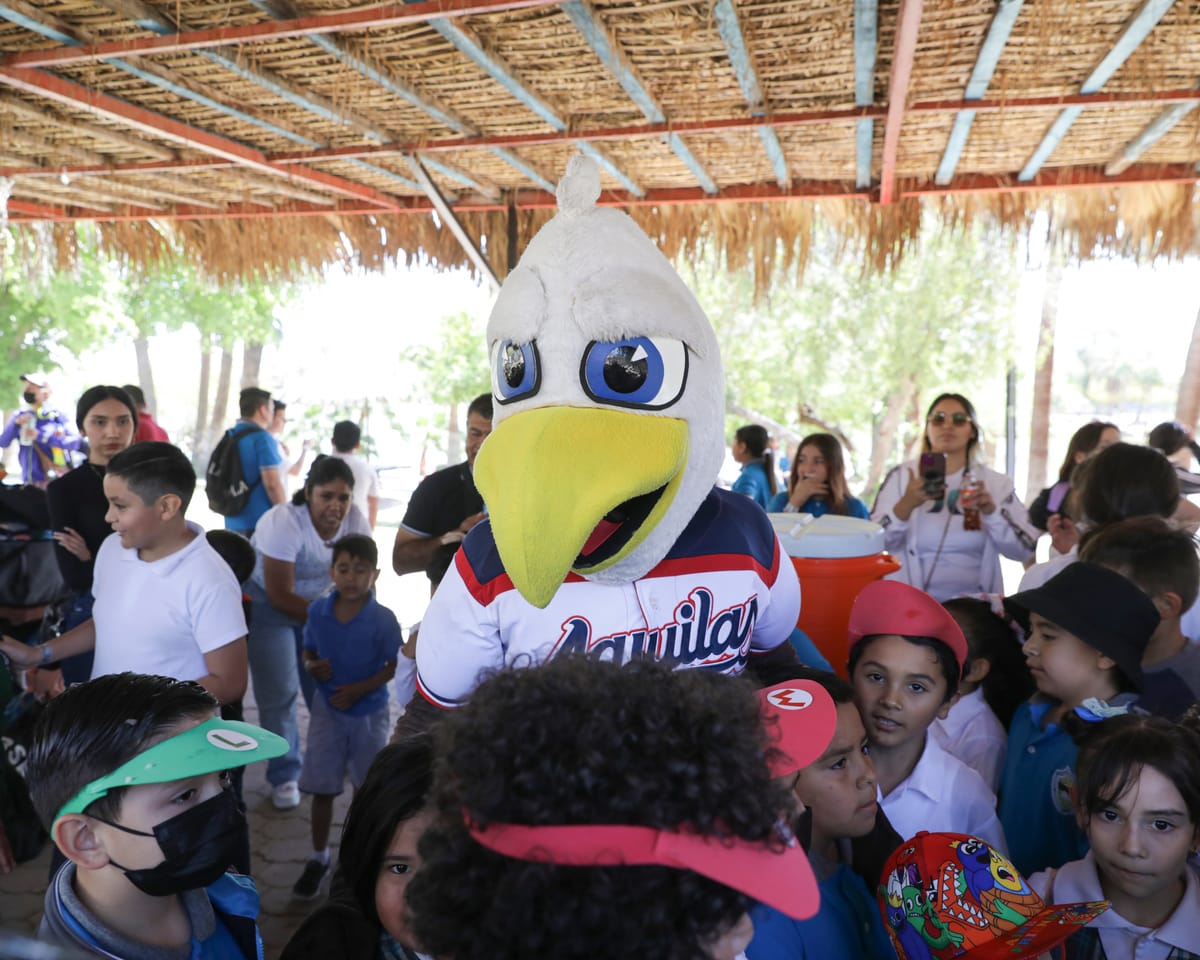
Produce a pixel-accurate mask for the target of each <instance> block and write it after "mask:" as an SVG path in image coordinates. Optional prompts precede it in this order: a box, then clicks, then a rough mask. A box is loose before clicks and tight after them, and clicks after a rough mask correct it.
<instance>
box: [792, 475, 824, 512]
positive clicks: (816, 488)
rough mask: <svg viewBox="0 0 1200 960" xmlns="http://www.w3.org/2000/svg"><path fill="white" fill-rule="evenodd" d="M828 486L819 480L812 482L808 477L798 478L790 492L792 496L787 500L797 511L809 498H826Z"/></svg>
mask: <svg viewBox="0 0 1200 960" xmlns="http://www.w3.org/2000/svg"><path fill="white" fill-rule="evenodd" d="M828 496H829V484H827V483H822V482H821V481H820V480H813V479H811V478H809V477H800V478H799V479H798V480H797V481H796V486H795V487H794V488H793V490H792V495H791V497H789V499H790V500H791V502H792V505H793V506H795V508H796V509H797V510H799V509H800V508H801V507H802V506H804V504H805V503H807V502H808V500H809V498H810V497H828Z"/></svg>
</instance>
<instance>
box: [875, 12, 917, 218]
mask: <svg viewBox="0 0 1200 960" xmlns="http://www.w3.org/2000/svg"><path fill="white" fill-rule="evenodd" d="M922 9H923V0H900V10H899V12H898V13H897V14H896V42H895V46H894V48H893V50H892V75H891V78H890V80H889V81H888V112H887V120H886V121H885V122H884V127H883V158H882V162H881V165H880V171H879V202H880V203H883V204H888V203H891V202H892V201H893V200H894V199H895V198H896V160H897V158H898V156H899V153H900V128H901V127H902V126H903V125H904V110H905V107H906V105H907V104H906V101H907V100H908V84H909V81H910V80H911V79H912V68H913V60H914V59H915V57H916V54H917V34H919V33H920V31H921V11H922Z"/></svg>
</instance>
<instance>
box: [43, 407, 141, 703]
mask: <svg viewBox="0 0 1200 960" xmlns="http://www.w3.org/2000/svg"><path fill="white" fill-rule="evenodd" d="M75 423H76V425H77V426H78V427H79V432H80V434H81V435H83V436H84V437H85V438H86V439H87V442H88V458H87V459H86V460H85V461H83V463H82V464H80V465H79V467H77V468H76V469H74V470H72V471H71V472H70V473H67V474H64V475H63V476H61V477H59V478H58V479H57V480H53V481H51V483H50V486H48V487H47V488H46V502H47V506H48V507H49V508H50V526H51V528H52V529H53V530H54V539H55V541H57V543H58V545H59V547H60V548H61V549H59V550H56V551H55V555H56V559H57V560H58V568H59V571H60V572H61V573H62V577H63V581H64V582H65V583H66V584H67V586H68V587H70V588H71V589H72V590H73V591H74V596H72V597H71V598H70V599H69V600H68V601H67V608H66V612H65V614H64V616H63V621H62V624H61V626H60V627H59V631H60V632H61V633H66V632H67V631H68V630H71V629H72V628H74V627H77V626H79V625H80V624H81V623H83V622H84V621H85V620H87V619H88V618H89V617H90V616H91V615H92V571H93V567H94V565H95V562H96V553H97V552H98V551H99V549H100V544H102V543H103V542H104V538H105V537H107V536H108V535H109V534H110V533H112V527H110V526H109V525H108V523H107V521H106V520H105V519H104V516H105V514H107V513H108V498H107V497H105V496H104V471H105V470H106V469H107V468H108V461H109V460H110V459H111V458H112V457H115V456H116V455H117V454H118V453H120V452H121V451H122V450H124V449H125V448H126V447H128V446H129V445H130V444H131V443H133V436H134V431H136V430H137V423H138V415H137V408H136V407H135V406H134V403H133V399H132V398H131V397H130V396H129V394H127V393H126V392H125V391H124V390H122V389H121V388H120V387H113V386H99V387H92V388H91V389H90V390H85V391H84V393H83V396H81V397H80V398H79V403H78V404H76V406H75ZM62 670H63V682H64V683H82V682H83V681H84V680H86V679H87V678H88V677H90V676H91V675H92V653H91V652H90V651H89V652H88V653H81V654H79V655H78V656H75V657H68V658H67V659H66V660H64V661H63V663H62Z"/></svg>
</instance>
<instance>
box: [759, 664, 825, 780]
mask: <svg viewBox="0 0 1200 960" xmlns="http://www.w3.org/2000/svg"><path fill="white" fill-rule="evenodd" d="M758 698H759V701H760V702H761V704H762V708H763V720H764V723H765V724H766V726H767V731H768V733H769V734H770V735H771V736H772V737H773V739H774V743H773V744H772V745H773V746H774V747H775V752H774V753H773V754H772V756H771V759H770V767H771V776H772V777H786V776H787V775H788V774H791V773H795V772H796V771H797V770H801V769H803V768H804V767H807V766H808V765H809V764H810V763H813V762H814V761H815V760H817V759H818V758H819V757H820V756H821V754H823V753H824V752H825V750H826V748H827V747H828V746H829V744H830V742H831V741H832V740H833V735H834V733H835V731H836V730H837V705H836V704H835V703H834V702H833V698H832V697H831V696H829V693H828V692H827V691H826V690H825V688H824V687H822V686H821V685H820V684H819V683H817V682H816V681H814V680H789V681H787V682H786V683H777V684H775V685H774V686H771V687H765V688H764V689H762V690H759V691H758Z"/></svg>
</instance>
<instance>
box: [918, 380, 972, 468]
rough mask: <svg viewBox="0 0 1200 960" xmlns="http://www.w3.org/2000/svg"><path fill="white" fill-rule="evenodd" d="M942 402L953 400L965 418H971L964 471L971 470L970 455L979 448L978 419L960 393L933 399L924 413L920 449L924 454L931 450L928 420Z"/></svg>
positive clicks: (941, 394) (940, 394)
mask: <svg viewBox="0 0 1200 960" xmlns="http://www.w3.org/2000/svg"><path fill="white" fill-rule="evenodd" d="M943 400H953V401H955V402H956V403H959V404H961V405H962V408H963V410H965V411H966V413H967V416H968V417H970V418H971V439H970V440H968V441H967V465H966V466H965V467H964V468H963V469H964V470H970V469H971V454H973V453H974V452H975V448H976V447H977V446H979V417H978V416H976V414H975V407H974V406H973V405H972V403H971V401H970V400H968V399H967V398H966V397H964V396H963V395H962V394H961V393H939V394H938V395H937V396H936V397H934V398H933V403H931V404H930V405H929V409H928V410H926V411H925V423H924V425H923V427H922V433H921V449H922V450H923V451H924V452H925V453H929V452H930V451H931V450H933V444H931V443H930V442H929V418H930V417H931V416H932V415H933V408H934V407H936V406H937V405H938V404H939V403H941V402H942V401H943Z"/></svg>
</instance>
